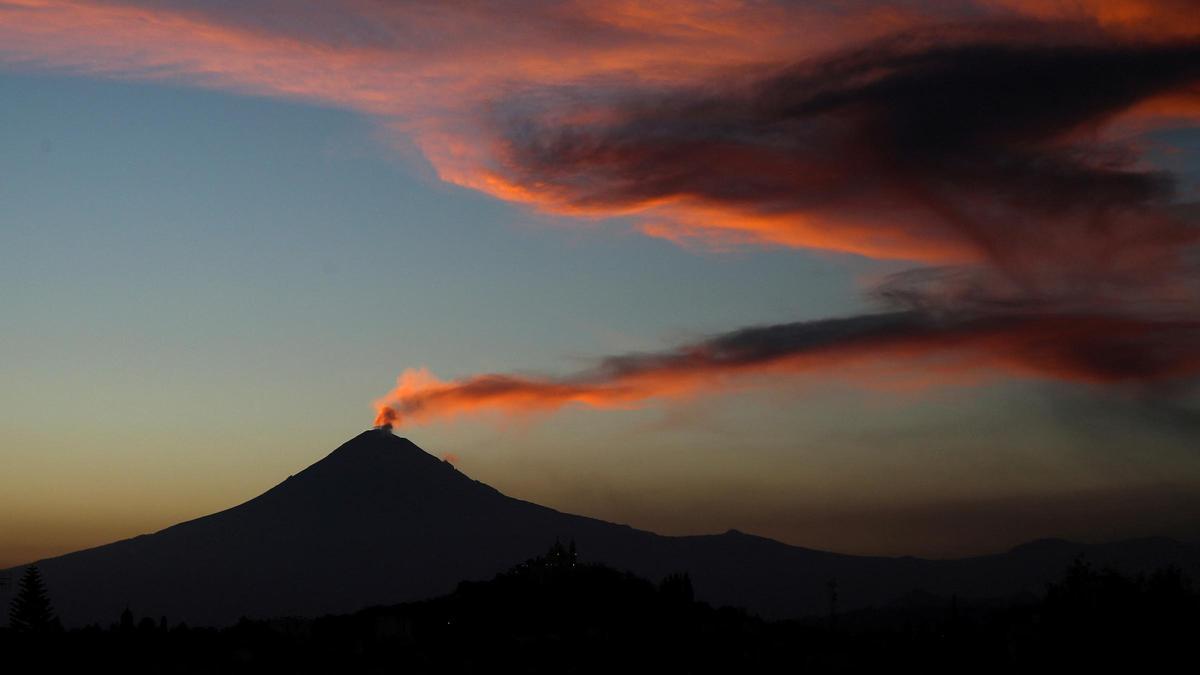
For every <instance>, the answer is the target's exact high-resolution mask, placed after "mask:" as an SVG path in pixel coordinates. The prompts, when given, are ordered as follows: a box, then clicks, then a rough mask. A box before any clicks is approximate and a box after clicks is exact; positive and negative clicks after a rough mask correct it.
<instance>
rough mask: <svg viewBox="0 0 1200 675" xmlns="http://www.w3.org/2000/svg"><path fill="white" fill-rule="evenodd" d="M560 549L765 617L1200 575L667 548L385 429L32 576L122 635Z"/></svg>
mask: <svg viewBox="0 0 1200 675" xmlns="http://www.w3.org/2000/svg"><path fill="white" fill-rule="evenodd" d="M555 539H562V540H567V539H574V540H575V541H576V542H577V544H578V547H579V550H580V552H581V555H582V557H583V558H584V559H586V560H596V561H602V562H605V563H608V564H610V565H613V566H616V567H620V568H625V569H630V570H632V571H634V572H636V573H638V574H640V575H643V576H647V577H650V578H659V577H661V576H663V575H665V574H667V573H670V572H674V571H683V570H686V571H689V572H690V573H691V575H692V578H693V580H694V582H695V586H696V589H697V593H698V594H699V595H700V596H701V597H702V598H703V599H706V600H709V601H711V602H716V603H722V604H736V605H741V606H745V607H748V608H750V609H751V610H754V611H757V612H760V613H763V614H765V615H768V616H796V615H803V614H812V613H820V612H823V611H825V609H826V607H827V602H828V601H827V586H826V585H827V582H828V581H829V580H830V579H837V581H838V592H839V598H840V600H839V602H840V606H842V607H843V608H847V609H849V608H852V607H858V606H864V605H868V604H880V603H884V602H887V601H889V600H891V599H893V598H895V597H897V596H899V595H901V594H904V593H906V592H908V591H911V590H912V589H915V588H921V589H924V590H928V591H931V592H936V593H942V594H949V593H958V594H960V595H963V596H965V597H995V596H1003V595H1008V594H1012V593H1017V592H1021V591H1035V592H1036V591H1040V590H1041V589H1042V587H1043V585H1044V583H1045V582H1046V581H1047V580H1049V579H1051V578H1053V577H1055V576H1057V575H1058V574H1059V573H1061V571H1062V570H1063V569H1064V568H1065V566H1066V565H1067V564H1068V563H1069V562H1070V561H1071V560H1072V559H1073V558H1074V557H1075V556H1076V555H1079V554H1086V555H1087V556H1088V558H1089V559H1090V560H1092V561H1093V562H1095V563H1097V564H1105V563H1112V564H1116V565H1118V566H1119V567H1121V568H1123V569H1134V570H1137V569H1147V568H1152V567H1156V566H1159V565H1162V564H1166V563H1174V564H1179V565H1181V566H1183V567H1185V568H1188V569H1190V570H1193V571H1194V570H1196V569H1200V553H1198V552H1197V551H1196V549H1195V548H1193V547H1190V546H1185V545H1183V544H1179V543H1177V542H1173V541H1169V540H1141V541H1134V542H1125V543H1123V544H1114V545H1109V546H1107V547H1106V546H1084V545H1079V544H1071V543H1068V542H1054V541H1050V542H1039V543H1036V544H1034V545H1027V546H1025V547H1019V548H1018V549H1014V550H1013V551H1012V552H1010V553H1007V554H1002V555H997V556H983V557H978V558H968V559H963V560H955V561H930V560H921V559H916V558H884V557H860V556H849V555H840V554H835V553H827V552H823V551H815V550H810V549H804V548H798V547H794V546H788V545H785V544H781V543H779V542H776V541H772V540H769V539H764V538H761V537H755V536H750V535H746V534H742V533H739V532H736V531H730V532H728V533H725V534H723V535H711V536H696V537H664V536H659V535H656V534H653V533H650V532H645V531H641V530H636V529H633V528H630V527H627V526H623V525H615V524H612V523H607V522H604V521H601V520H596V519H593V518H586V517H583V516H576V515H570V514H565V513H560V512H558V511H555V510H553V509H549V508H546V507H542V506H538V505H536V504H532V503H529V502H524V501H521V500H518V499H513V498H511V497H507V496H505V495H503V494H501V493H500V492H498V491H496V490H494V489H493V488H491V487H489V486H487V485H485V484H483V483H480V482H478V481H474V480H471V479H470V478H468V477H467V476H465V475H464V474H462V473H460V472H458V471H457V470H455V469H454V468H453V467H452V466H450V465H449V464H447V463H445V462H442V461H440V460H437V459H436V458H434V457H432V456H431V455H429V454H427V453H425V452H424V451H423V450H421V449H420V448H418V447H417V446H416V445H415V444H413V443H412V442H410V441H408V440H407V439H404V438H398V437H395V436H393V435H391V433H389V432H385V431H376V430H371V431H367V432H364V433H362V434H360V435H359V436H357V437H355V438H353V439H351V440H350V441H348V442H347V443H345V444H343V445H342V446H341V447H339V448H338V449H337V450H335V451H334V452H332V453H331V454H330V455H328V456H327V457H325V458H324V459H322V460H321V461H319V462H317V463H315V464H313V465H312V466H310V467H309V468H307V469H306V470H304V471H303V472H301V473H299V474H297V475H296V476H293V477H290V478H288V479H287V480H285V481H284V482H283V483H280V484H279V485H277V486H275V487H274V488H272V489H271V490H268V491H267V492H265V493H263V494H262V495H260V496H258V497H256V498H254V499H252V500H250V501H248V502H246V503H244V504H241V505H240V506H236V507H234V508H231V509H228V510H226V511H222V512H219V513H215V514H212V515H210V516H205V517H203V518H198V519H196V520H192V521H188V522H185V523H181V524H179V525H175V526H173V527H170V528H167V529H165V530H162V531H160V532H157V533H155V534H151V535H143V536H140V537H135V538H133V539H128V540H124V541H119V542H115V543H113V544H108V545H106V546H100V547H97V548H93V549H88V550H85V551H79V552H76V553H71V554H68V555H64V556H60V557H57V558H52V559H49V560H45V561H41V562H40V563H39V565H40V566H41V568H42V572H43V574H44V576H45V577H46V580H47V583H48V585H49V586H50V589H51V591H52V594H53V600H54V602H55V605H56V607H57V608H58V610H59V613H60V615H61V616H62V617H63V619H64V621H65V622H67V623H68V624H70V625H78V624H82V623H89V622H110V621H113V620H115V618H116V617H117V616H118V614H119V613H120V612H121V610H122V609H123V608H124V607H126V606H129V607H131V608H133V609H134V610H135V612H137V613H138V614H139V615H148V616H160V615H165V616H167V617H169V618H170V619H171V620H172V621H177V620H186V621H188V622H190V623H192V624H194V625H195V624H225V623H230V622H233V621H235V620H237V618H238V617H240V616H243V615H246V616H274V615H310V616H311V615H317V614H322V613H328V612H346V611H353V610H356V609H358V608H361V607H363V606H366V605H371V604H381V603H396V602H403V601H407V600H414V599H420V598H424V597H429V596H432V595H436V594H441V593H445V592H448V591H450V590H451V589H453V588H454V586H455V584H456V583H457V582H459V581H461V580H464V579H481V578H487V577H490V576H491V575H493V574H495V573H496V572H498V571H500V570H503V569H506V568H508V567H510V566H511V565H513V564H514V563H516V562H518V561H521V560H524V559H525V558H528V557H529V556H531V555H533V554H536V553H537V552H539V551H542V550H544V549H545V547H546V546H547V545H548V544H549V543H551V542H553V541H554V540H555Z"/></svg>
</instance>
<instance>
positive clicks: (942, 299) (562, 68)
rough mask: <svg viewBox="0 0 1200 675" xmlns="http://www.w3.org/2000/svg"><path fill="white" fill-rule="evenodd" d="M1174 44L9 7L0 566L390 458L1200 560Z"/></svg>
mask: <svg viewBox="0 0 1200 675" xmlns="http://www.w3.org/2000/svg"><path fill="white" fill-rule="evenodd" d="M1188 5H1189V3H1188V2H1184V1H1178V2H1176V1H1171V0H1121V1H1110V2H1099V1H1096V2H1093V1H1091V0H1074V1H1070V2H1068V1H1063V2H1022V1H1020V0H977V1H974V2H967V1H963V2H938V1H931V2H915V1H913V2H856V3H841V2H838V3H791V2H783V1H779V2H770V1H762V2H750V1H746V2H737V1H734V0H707V1H701V2H657V3H641V2H626V1H619V2H604V3H595V2H528V3H520V4H515V3H504V2H483V1H478V2H439V3H422V2H383V1H381V0H335V1H329V0H326V1H324V2H317V1H315V0H312V1H309V0H290V1H288V2H283V1H282V0H279V1H273V0H258V1H255V2H222V1H215V0H210V1H206V2H201V1H200V0H166V1H155V2H148V1H138V0H86V1H85V0H0V204H3V209H0V288H2V289H3V293H2V294H0V324H2V325H0V328H2V330H0V379H2V381H3V382H4V386H3V387H0V459H2V460H3V461H2V462H0V466H2V467H3V469H4V470H3V471H0V514H2V517H0V566H7V565H15V564H20V563H24V562H29V561H31V560H35V559H38V558H42V557H47V556H50V555H55V554H59V553H65V552H69V551H72V550H77V549H79V548H83V547H87V546H93V545H98V544H102V543H107V542H109V541H112V540H114V539H118V538H125V537H129V536H134V535H136V534H140V533H145V532H152V531H156V530H158V529H161V528H163V527H166V526H168V525H171V524H173V523H175V522H179V521H180V520H184V519H188V518H193V517H197V516H200V515H204V514H206V513H211V512H213V511H217V510H220V509H223V508H227V507H229V506H232V505H234V504H237V503H240V502H242V501H245V500H246V499H249V498H251V497H253V496H255V495H257V494H258V493H260V492H262V491H264V490H266V489H268V488H269V487H271V486H272V485H274V484H276V483H278V482H279V481H281V480H283V479H284V478H286V477H287V476H288V475H289V474H292V473H295V472H297V471H299V470H301V469H302V468H303V467H305V466H307V465H308V464H311V463H312V462H314V461H316V460H318V459H320V458H321V457H322V456H323V455H324V454H326V453H328V452H329V451H331V450H332V449H333V448H335V447H336V446H337V445H339V444H340V443H341V442H343V441H345V440H346V439H348V438H350V437H351V436H353V435H354V434H356V433H358V432H359V431H361V430H362V429H364V428H367V427H369V426H371V425H372V424H374V423H379V422H386V423H391V424H392V425H393V426H394V428H395V430H396V433H399V434H402V435H405V436H407V437H409V438H411V439H412V440H414V441H415V442H416V443H417V444H419V445H420V446H422V447H423V448H425V449H426V450H428V451H429V452H431V453H433V454H435V455H438V456H447V457H450V458H451V459H452V460H453V461H454V462H455V463H456V465H457V466H458V467H459V468H460V469H461V470H463V471H464V472H466V473H467V474H468V475H470V476H472V477H474V478H477V479H479V480H482V481H484V482H486V483H489V484H491V485H493V486H495V487H497V488H498V489H500V490H501V491H503V492H505V493H507V494H510V495H512V496H516V497H519V498H522V499H526V500H530V501H535V502H538V503H542V504H545V505H547V506H551V507H554V508H557V509H560V510H564V511H570V512H574V513H581V514H586V515H590V516H595V517H599V518H604V519H606V520H611V521H615V522H622V523H628V524H630V525H633V526H635V527H641V528H646V529H651V530H654V531H657V532H661V533H664V534H695V533H712V532H721V531H724V530H727V529H730V528H737V529H739V530H743V531H747V532H752V533H756V534H761V535H763V536H769V537H773V538H776V539H779V540H781V541H785V542H788V543H791V544H796V545H802V546H808V547H813V548H822V549H829V550H837V551H842V552H848V553H861V554H886V555H904V554H913V555H925V556H935V557H947V556H961V555H971V554H978V553H986V552H994V551H999V550H1005V549H1007V548H1009V547H1011V546H1014V545H1017V544H1020V543H1023V542H1025V541H1028V540H1031V539H1035V538H1039V537H1050V536H1054V537H1066V538H1072V539H1077V540H1083V541H1104V540H1112V539H1117V538H1123V537H1134V536H1159V535H1163V536H1173V537H1178V538H1183V539H1188V540H1194V539H1196V538H1197V535H1198V534H1200V496H1198V495H1200V454H1198V453H1197V439H1200V386H1197V385H1198V384H1200V285H1198V283H1197V281H1198V279H1200V277H1198V276H1197V274H1196V272H1197V267H1196V266H1197V262H1198V261H1200V255H1198V254H1200V250H1198V247H1197V244H1198V238H1200V229H1198V227H1197V226H1198V223H1197V221H1198V220H1200V207H1198V206H1197V203H1198V202H1200V129H1198V122H1200V16H1197V15H1196V14H1195V12H1194V11H1193V10H1194V8H1190V7H1189V6H1188Z"/></svg>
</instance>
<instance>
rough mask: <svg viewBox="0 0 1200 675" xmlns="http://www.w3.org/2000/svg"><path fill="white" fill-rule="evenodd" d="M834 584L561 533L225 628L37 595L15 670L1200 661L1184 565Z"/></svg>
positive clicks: (744, 667) (1, 646)
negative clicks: (726, 592) (782, 605)
mask: <svg viewBox="0 0 1200 675" xmlns="http://www.w3.org/2000/svg"><path fill="white" fill-rule="evenodd" d="M37 595H38V593H36V592H35V593H29V592H26V593H25V594H24V597H26V599H27V600H28V599H29V598H30V597H31V596H37ZM19 597H21V596H19ZM43 597H45V596H44V594H43ZM828 599H829V611H828V612H827V613H826V614H825V615H824V616H820V617H813V618H811V619H808V620H792V621H765V620H762V619H759V618H757V617H755V616H753V615H751V614H749V613H747V612H745V611H742V610H739V609H732V608H714V607H712V606H710V605H708V604H705V603H702V602H697V601H695V600H694V597H693V589H692V584H691V580H690V578H689V577H688V576H687V575H670V576H668V577H666V578H665V579H664V580H663V581H662V582H661V583H659V584H657V585H655V584H653V583H651V582H649V581H647V580H644V579H641V578H639V577H637V576H634V575H632V574H629V573H624V572H619V571H617V570H614V569H612V568H610V567H607V566H603V565H593V564H583V563H581V562H579V561H578V560H577V558H576V556H575V552H574V547H573V545H572V546H569V547H566V546H561V545H558V544H556V545H555V546H554V547H553V548H551V549H550V551H549V552H548V553H547V554H545V555H543V556H540V557H538V558H534V559H531V560H528V561H526V562H525V563H522V564H520V565H517V566H516V567H514V568H512V569H510V570H508V571H507V572H504V573H502V574H499V575H497V576H496V577H495V578H494V579H492V580H490V581H483V582H464V583H462V584H460V585H459V586H458V588H457V589H456V590H455V591H454V592H452V593H450V594H448V595H445V596H442V597H438V598H435V599H431V600H427V601H423V602H414V603H406V604H400V605H393V606H386V607H382V606H381V607H374V608H369V609H365V610H362V611H360V612H356V613H353V614H344V615H330V616H324V617H321V618H316V619H306V618H279V619H273V620H261V621H258V620H255V621H252V620H242V621H240V622H238V623H237V624H236V625H233V626H230V627H227V628H222V629H215V628H189V627H188V626H186V625H184V624H172V623H171V622H170V620H169V619H168V618H167V617H150V616H147V617H137V616H135V614H134V613H133V611H132V610H129V611H126V612H124V613H123V614H122V615H121V616H119V617H113V623H112V624H110V625H107V626H99V625H91V626H87V627H83V628H78V629H73V630H69V631H64V630H63V629H62V628H61V627H60V626H59V625H58V624H57V622H56V621H55V620H54V619H53V618H52V617H51V616H50V615H49V614H48V612H47V609H48V608H45V607H40V606H39V604H38V602H37V598H36V597H33V599H32V600H30V601H29V602H27V603H26V604H25V605H23V606H22V607H21V608H17V607H16V605H14V612H16V614H15V615H14V616H13V621H12V623H13V626H14V627H10V628H6V629H0V654H2V655H3V658H4V662H5V664H6V665H10V666H16V667H17V670H12V671H11V672H70V671H74V672H109V671H111V672H119V673H122V672H123V673H128V672H136V673H141V672H163V673H255V672H327V673H342V672H393V673H405V672H412V673H476V672H477V673H506V672H524V673H614V672H664V673H709V672H712V673H718V672H719V673H745V672H784V671H790V672H867V671H873V672H972V673H980V672H982V673H988V672H1050V671H1056V672H1064V673H1065V672H1088V671H1092V672H1116V671H1119V670H1126V671H1128V672H1153V671H1158V669H1159V668H1161V667H1163V666H1165V664H1169V663H1172V662H1175V661H1178V662H1179V663H1191V662H1192V659H1193V658H1194V644H1195V638H1196V637H1197V635H1200V630H1198V629H1200V595H1198V594H1197V592H1196V591H1195V590H1193V589H1192V587H1191V585H1190V582H1189V580H1188V579H1187V578H1186V577H1185V576H1184V575H1183V574H1182V573H1181V572H1180V571H1179V570H1178V569H1175V568H1167V569H1163V570H1160V571H1158V572H1155V573H1153V574H1149V575H1138V576H1130V575H1125V574H1122V573H1118V572H1114V571H1110V570H1099V569H1096V568H1094V567H1092V566H1090V565H1089V564H1088V563H1087V562H1086V561H1083V560H1079V561H1076V563H1075V564H1073V565H1072V566H1070V568H1069V569H1067V570H1065V571H1064V573H1063V574H1062V576H1061V578H1060V579H1059V580H1058V581H1056V582H1054V583H1051V584H1049V585H1048V586H1047V588H1046V590H1045V592H1044V593H1043V594H1042V595H1041V596H1030V597H1025V598H1010V599H1008V600H1004V601H996V602H990V603H989V602H978V601H975V602H972V603H965V602H962V601H959V600H958V599H957V598H954V597H950V598H946V597H941V596H937V595H933V594H928V593H922V592H914V593H912V594H910V595H909V596H907V597H905V598H904V599H903V600H902V601H900V602H897V603H893V604H891V605H888V606H884V607H876V608H871V609H863V610H856V611H853V612H844V613H843V612H840V611H839V610H838V599H837V587H836V584H835V583H833V584H830V585H829V598H828ZM1179 659H1182V661H1179ZM1159 672H1161V671H1159Z"/></svg>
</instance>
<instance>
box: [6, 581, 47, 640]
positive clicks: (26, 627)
mask: <svg viewBox="0 0 1200 675" xmlns="http://www.w3.org/2000/svg"><path fill="white" fill-rule="evenodd" d="M8 622H9V625H10V626H11V627H12V629H13V630H15V631H19V632H28V633H45V632H49V631H51V630H54V629H55V628H56V627H57V626H58V619H57V618H56V617H55V616H54V608H52V607H51V606H50V596H49V595H47V593H46V585H45V583H43V582H42V574H41V572H39V571H38V568H37V565H30V566H29V567H26V568H25V575H24V576H22V577H21V584H20V588H19V590H18V591H17V596H16V597H15V598H13V600H12V604H11V605H10V606H9V610H8Z"/></svg>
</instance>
